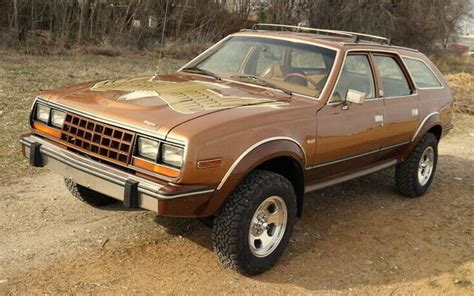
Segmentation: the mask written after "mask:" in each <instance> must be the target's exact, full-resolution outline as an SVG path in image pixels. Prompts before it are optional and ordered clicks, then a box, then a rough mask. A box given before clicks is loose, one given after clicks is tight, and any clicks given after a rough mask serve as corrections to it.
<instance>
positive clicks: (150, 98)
mask: <svg viewBox="0 0 474 296" xmlns="http://www.w3.org/2000/svg"><path fill="white" fill-rule="evenodd" d="M40 97H41V98H43V99H45V100H49V101H50V102H53V103H57V104H59V105H62V106H65V107H67V109H68V110H70V111H71V112H74V111H75V110H77V111H79V112H81V113H82V114H91V115H93V116H94V117H99V118H104V119H110V120H111V121H114V122H120V123H124V124H126V125H128V126H134V127H137V128H139V129H141V130H143V129H145V130H150V131H152V132H156V133H158V134H159V135H161V136H166V135H167V134H168V132H169V131H170V130H171V129H172V128H173V127H175V126H177V125H180V124H182V123H185V122H188V121H190V120H193V119H195V118H197V117H201V116H204V115H206V114H209V113H214V112H219V111H222V110H226V109H230V108H237V107H242V106H255V105H282V104H287V103H288V102H289V97H288V96H287V95H286V94H284V93H282V92H280V91H274V90H270V89H266V88H261V87H255V86H252V85H248V84H243V83H238V82H234V81H226V80H224V81H219V80H215V79H213V78H210V77H209V78H208V77H204V76H201V75H194V74H188V73H182V72H179V73H175V74H171V75H163V76H159V77H158V76H153V77H139V78H127V79H115V80H104V81H94V82H86V83H82V84H78V85H73V86H69V87H64V88H60V89H56V90H52V91H48V92H45V93H43V94H41V95H40Z"/></svg>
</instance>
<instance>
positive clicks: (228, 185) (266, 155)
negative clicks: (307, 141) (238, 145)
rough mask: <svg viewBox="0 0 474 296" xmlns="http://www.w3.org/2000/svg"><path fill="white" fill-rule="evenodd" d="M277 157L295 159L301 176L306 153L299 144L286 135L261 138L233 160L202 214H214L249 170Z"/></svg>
mask: <svg viewBox="0 0 474 296" xmlns="http://www.w3.org/2000/svg"><path fill="white" fill-rule="evenodd" d="M278 157H290V158H292V159H293V160H295V162H297V163H298V166H299V167H300V169H301V174H302V176H303V174H304V167H305V164H306V155H305V152H304V150H303V147H302V146H301V144H299V143H298V142H297V141H296V140H294V139H292V138H287V137H273V138H268V139H265V140H262V141H260V142H257V143H255V144H254V145H252V146H250V147H249V148H247V149H246V150H245V151H244V152H243V153H242V154H241V155H240V156H239V157H238V158H237V159H236V160H235V161H234V163H233V164H232V166H231V167H230V168H229V170H228V171H227V173H226V174H225V176H224V177H223V179H222V180H221V182H220V183H219V185H218V187H217V190H216V192H215V193H214V195H213V196H212V197H211V199H210V201H209V203H208V205H207V207H206V209H205V210H204V213H202V214H203V215H202V216H205V215H213V214H215V213H216V212H217V211H218V210H219V208H220V207H221V206H222V204H223V203H224V202H225V200H226V198H227V197H228V196H229V195H230V193H232V191H233V190H234V189H235V188H236V187H237V186H238V185H239V184H240V182H241V181H242V180H243V179H244V178H245V176H246V175H247V174H248V173H249V172H251V171H252V170H254V169H255V168H257V167H258V166H259V165H261V164H263V163H265V162H266V161H268V160H271V159H274V158H278ZM303 184H304V183H303Z"/></svg>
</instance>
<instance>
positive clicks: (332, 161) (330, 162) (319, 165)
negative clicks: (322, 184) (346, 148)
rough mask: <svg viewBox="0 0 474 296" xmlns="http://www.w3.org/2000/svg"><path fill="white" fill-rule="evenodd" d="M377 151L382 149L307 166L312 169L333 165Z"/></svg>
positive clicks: (307, 168)
mask: <svg viewBox="0 0 474 296" xmlns="http://www.w3.org/2000/svg"><path fill="white" fill-rule="evenodd" d="M377 152H380V149H376V150H371V151H368V152H364V153H361V154H357V155H353V156H349V157H345V158H339V159H336V160H331V161H328V162H324V163H320V164H317V165H313V166H309V167H306V170H307V171H309V170H312V169H316V168H320V167H324V166H328V165H331V164H336V163H340V162H343V161H346V160H351V159H355V158H359V157H362V156H367V155H370V154H373V153H377Z"/></svg>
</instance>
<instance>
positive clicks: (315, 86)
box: [194, 36, 336, 97]
mask: <svg viewBox="0 0 474 296" xmlns="http://www.w3.org/2000/svg"><path fill="white" fill-rule="evenodd" d="M335 57H336V51H335V50H332V49H327V48H323V47H319V46H317V45H310V44H304V43H298V42H289V41H285V40H278V39H272V38H264V37H247V36H234V37H231V38H229V39H228V40H226V41H224V43H223V44H221V45H220V46H219V47H218V48H217V49H215V51H214V52H213V53H211V54H210V55H209V56H207V57H206V58H205V59H204V60H202V61H200V62H199V63H197V64H195V65H194V66H195V67H198V68H202V69H204V70H207V71H211V72H213V73H215V74H218V75H219V76H221V77H224V78H228V79H233V80H239V81H243V82H248V83H254V84H259V85H262V86H268V87H271V85H274V86H276V87H278V88H282V89H285V90H288V91H291V92H295V93H299V94H303V95H307V96H311V97H318V96H319V94H320V93H321V91H322V89H323V88H324V86H325V85H326V81H327V79H328V76H329V74H330V72H331V69H332V66H333V63H334V59H335ZM252 76H253V77H252Z"/></svg>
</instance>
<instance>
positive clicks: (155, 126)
mask: <svg viewBox="0 0 474 296" xmlns="http://www.w3.org/2000/svg"><path fill="white" fill-rule="evenodd" d="M451 117H452V96H451V93H450V90H449V88H448V85H447V84H446V81H445V80H444V79H443V76H442V75H441V73H440V72H439V71H438V69H436V67H435V66H434V65H433V63H431V62H430V60H429V59H428V58H427V57H426V56H425V55H423V54H422V53H420V52H418V51H417V50H414V49H409V48H402V47H398V46H394V45H392V44H391V42H390V40H389V39H387V38H383V37H379V36H372V35H366V34H360V33H353V32H345V31H335V30H321V29H312V28H304V27H295V26H283V25H272V24H259V25H256V26H255V27H254V28H253V29H251V30H243V31H241V32H238V33H235V34H232V35H230V36H228V37H226V38H224V39H223V40H222V41H220V42H218V43H217V44H215V45H214V46H212V47H211V48H209V49H208V50H206V51H205V52H203V53H202V54H200V55H199V56H197V57H196V58H195V59H193V60H192V61H190V62H189V63H188V64H186V65H184V66H183V67H182V68H181V69H179V70H178V71H177V72H176V73H173V74H169V75H161V74H156V75H154V76H152V77H149V76H147V77H136V78H125V79H116V80H104V81H93V82H86V83H82V84H78V85H74V86H69V87H64V88H60V89H57V90H52V91H46V92H44V93H42V94H39V95H38V96H37V98H36V99H35V101H34V104H33V107H32V109H31V116H30V119H29V120H30V121H29V123H30V127H31V131H30V133H28V134H26V135H23V136H21V139H20V142H21V144H22V150H23V153H24V155H25V156H26V157H27V158H28V159H29V162H30V164H31V165H32V166H35V167H45V168H47V169H50V170H51V171H53V172H56V173H58V174H60V175H62V176H64V180H65V184H66V187H67V189H68V190H69V191H70V192H71V193H72V195H73V196H74V197H76V198H77V199H79V200H81V201H83V202H85V203H88V204H90V205H93V206H102V205H106V204H108V203H110V202H113V201H117V200H118V201H121V202H122V203H123V204H124V206H126V207H129V208H142V209H146V210H150V211H153V212H155V213H157V214H158V215H162V216H172V217H193V218H201V219H205V218H206V217H207V218H206V219H208V220H211V219H212V225H213V230H212V232H213V235H212V239H213V246H214V250H215V253H216V254H217V256H218V258H219V260H220V261H221V262H222V263H223V264H224V265H225V266H227V267H230V268H232V269H234V270H236V271H238V272H240V273H242V274H246V275H253V274H258V273H261V272H263V271H265V270H267V269H268V268H270V267H271V266H272V265H273V264H275V263H276V262H277V261H278V259H279V258H280V257H281V256H282V254H283V252H284V250H285V247H286V246H287V245H288V242H289V240H290V236H291V233H292V230H293V226H294V224H295V222H296V220H297V217H299V216H301V215H302V213H303V199H304V198H305V194H306V193H308V192H312V191H315V190H317V189H320V188H324V187H327V186H331V185H334V184H337V183H340V182H344V181H347V180H350V179H353V178H357V177H361V176H364V175H367V174H370V173H373V172H376V171H379V170H382V169H385V168H388V167H391V166H395V176H394V177H395V184H396V188H397V189H398V191H399V192H400V193H401V194H402V195H404V196H407V197H419V196H421V195H423V194H424V193H425V192H426V191H427V190H428V188H429V186H430V184H431V182H432V180H433V176H434V174H435V171H436V164H437V160H438V143H439V141H440V139H441V138H442V137H443V136H444V135H445V134H446V133H447V132H448V131H449V130H450V129H451V128H452V124H451Z"/></svg>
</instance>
